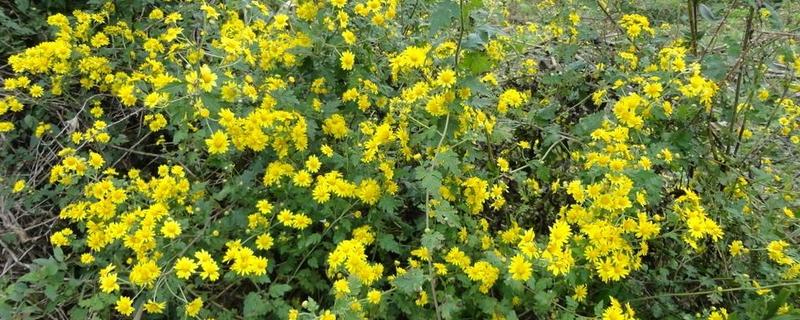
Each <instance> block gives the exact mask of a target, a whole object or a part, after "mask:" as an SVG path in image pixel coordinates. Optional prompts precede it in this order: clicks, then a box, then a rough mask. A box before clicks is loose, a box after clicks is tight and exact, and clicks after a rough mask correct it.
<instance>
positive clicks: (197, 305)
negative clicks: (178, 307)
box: [185, 297, 203, 317]
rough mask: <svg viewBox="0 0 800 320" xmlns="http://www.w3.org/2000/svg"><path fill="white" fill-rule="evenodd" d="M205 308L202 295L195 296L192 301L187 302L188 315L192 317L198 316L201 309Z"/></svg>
mask: <svg viewBox="0 0 800 320" xmlns="http://www.w3.org/2000/svg"><path fill="white" fill-rule="evenodd" d="M202 308H203V299H202V298H200V297H197V298H195V299H194V300H192V302H189V303H187V304H186V310H185V312H186V315H187V316H190V317H196V316H197V314H199V313H200V309H202Z"/></svg>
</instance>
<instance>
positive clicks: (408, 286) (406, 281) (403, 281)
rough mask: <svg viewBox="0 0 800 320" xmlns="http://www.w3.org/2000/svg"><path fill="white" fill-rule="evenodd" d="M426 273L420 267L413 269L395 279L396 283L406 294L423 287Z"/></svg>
mask: <svg viewBox="0 0 800 320" xmlns="http://www.w3.org/2000/svg"><path fill="white" fill-rule="evenodd" d="M424 281H425V275H424V274H423V273H422V270H420V269H411V270H408V271H406V273H404V274H403V275H402V276H399V277H397V279H395V280H394V285H395V286H396V287H397V289H398V290H400V291H402V292H403V293H405V294H411V293H413V292H416V291H417V290H419V288H421V287H422V283H423V282H424Z"/></svg>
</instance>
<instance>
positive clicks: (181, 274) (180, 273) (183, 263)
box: [175, 257, 197, 279]
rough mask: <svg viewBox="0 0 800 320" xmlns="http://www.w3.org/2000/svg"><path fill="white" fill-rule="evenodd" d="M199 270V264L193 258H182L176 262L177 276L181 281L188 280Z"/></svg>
mask: <svg viewBox="0 0 800 320" xmlns="http://www.w3.org/2000/svg"><path fill="white" fill-rule="evenodd" d="M196 269H197V263H195V262H194V260H192V258H187V257H181V258H179V259H178V261H177V262H175V275H176V276H177V277H178V278H179V279H188V278H189V277H190V276H192V274H193V273H194V271H195V270H196Z"/></svg>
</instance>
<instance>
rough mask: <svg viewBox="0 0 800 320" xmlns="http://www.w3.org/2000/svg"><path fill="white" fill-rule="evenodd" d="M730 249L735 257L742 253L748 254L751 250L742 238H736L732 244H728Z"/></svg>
mask: <svg viewBox="0 0 800 320" xmlns="http://www.w3.org/2000/svg"><path fill="white" fill-rule="evenodd" d="M728 250H730V252H731V256H733V257H736V256H738V255H740V254H746V253H748V252H749V251H750V249H747V248H745V247H744V244H742V240H735V241H733V242H731V244H730V245H729V246H728Z"/></svg>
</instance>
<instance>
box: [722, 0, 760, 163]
mask: <svg viewBox="0 0 800 320" xmlns="http://www.w3.org/2000/svg"><path fill="white" fill-rule="evenodd" d="M754 17H755V9H754V8H753V7H750V13H749V14H748V15H747V22H746V23H747V24H746V27H745V31H744V35H743V36H742V56H743V57H744V55H745V54H747V50H748V49H749V47H750V39H751V38H752V36H753V18H754ZM745 66H746V64H745V63H742V65H741V66H740V67H739V73H738V75H737V76H736V94H735V95H734V98H733V107H732V110H731V118H730V123H729V124H728V138H727V139H732V138H733V128H734V127H735V126H736V115H737V113H738V111H739V97H740V95H741V88H742V78H744V73H745ZM727 139H726V140H727ZM737 144H738V143H737ZM730 151H731V144H728V145H726V146H725V153H728V152H730Z"/></svg>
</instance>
